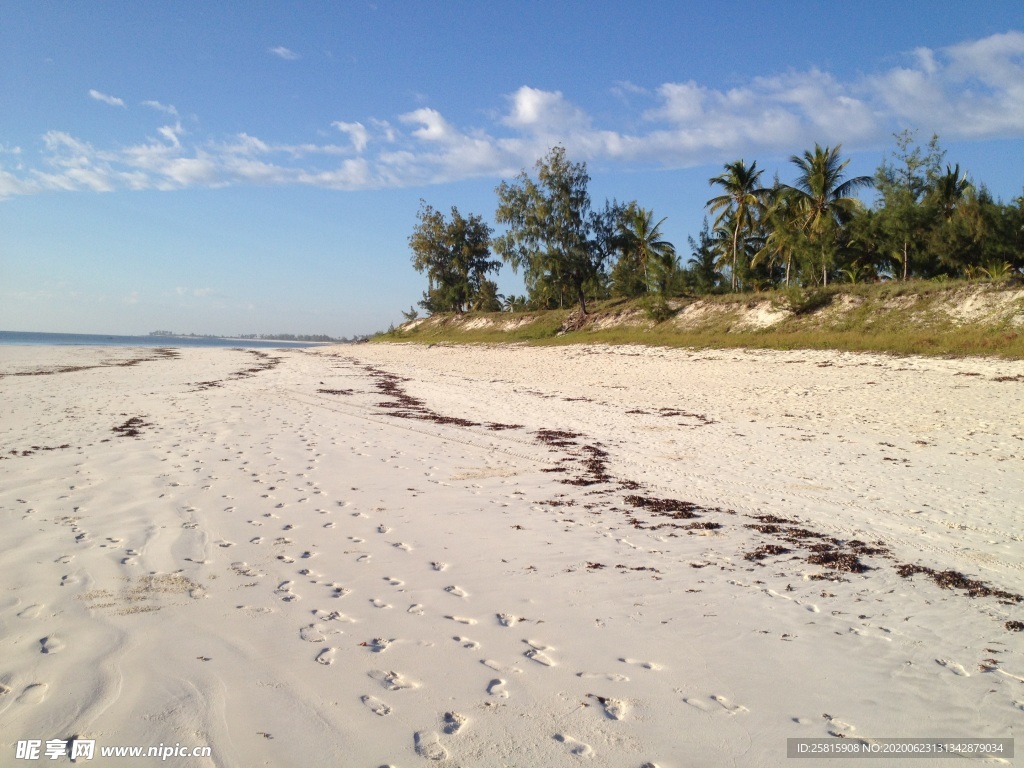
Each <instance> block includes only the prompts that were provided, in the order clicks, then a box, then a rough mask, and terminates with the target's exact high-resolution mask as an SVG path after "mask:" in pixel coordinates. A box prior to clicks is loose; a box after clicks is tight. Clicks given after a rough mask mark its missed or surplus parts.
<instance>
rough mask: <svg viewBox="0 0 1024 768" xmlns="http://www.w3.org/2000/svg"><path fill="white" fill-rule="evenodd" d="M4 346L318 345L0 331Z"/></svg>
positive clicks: (286, 342) (0, 343)
mask: <svg viewBox="0 0 1024 768" xmlns="http://www.w3.org/2000/svg"><path fill="white" fill-rule="evenodd" d="M3 344H16V345H22V346H23V345H47V346H52V345H61V346H69V345H71V346H86V347H241V348H243V349H262V348H266V347H269V348H276V349H281V348H282V347H318V346H321V345H320V344H319V343H316V342H306V341H266V340H260V339H219V338H203V337H197V336H104V335H100V334H91V333H25V332H21V331H0V345H3Z"/></svg>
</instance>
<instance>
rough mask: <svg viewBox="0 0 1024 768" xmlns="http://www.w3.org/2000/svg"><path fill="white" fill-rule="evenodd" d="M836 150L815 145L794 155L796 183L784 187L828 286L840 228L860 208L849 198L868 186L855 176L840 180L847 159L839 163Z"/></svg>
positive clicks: (867, 179) (868, 179) (864, 178)
mask: <svg viewBox="0 0 1024 768" xmlns="http://www.w3.org/2000/svg"><path fill="white" fill-rule="evenodd" d="M840 149H841V145H839V144H837V145H836V146H835V147H822V146H821V145H820V144H815V145H814V151H813V152H810V151H807V152H804V154H803V156H802V157H798V156H796V155H793V156H792V157H791V158H790V161H791V162H792V163H793V164H794V165H795V166H796V167H797V168H798V169H800V173H799V174H798V175H797V178H796V184H795V185H793V186H787V187H786V190H787V194H789V195H792V197H793V200H792V205H793V213H794V215H795V217H796V221H797V222H798V223H799V227H800V229H801V230H803V232H804V233H806V235H807V237H808V239H809V240H810V242H811V243H812V244H814V245H815V246H817V248H818V249H819V253H820V254H821V274H822V281H823V282H824V284H825V285H828V270H829V267H830V266H831V264H832V260H833V257H834V254H835V250H836V247H837V244H838V237H839V234H840V232H841V229H842V225H843V224H845V223H846V222H847V221H849V220H850V219H851V218H852V217H853V215H854V213H856V212H857V211H859V210H860V209H861V207H862V206H861V202H860V200H858V199H857V198H855V197H852V196H851V195H852V194H853V193H854V192H855V191H856V190H857V189H858V188H860V187H868V186H871V185H872V184H873V183H874V182H873V181H872V179H871V177H870V176H855V177H854V178H852V179H846V180H845V181H844V180H843V178H844V177H843V170H844V169H845V168H846V166H847V165H848V164H849V162H850V161H849V160H843V161H840V159H839V150H840Z"/></svg>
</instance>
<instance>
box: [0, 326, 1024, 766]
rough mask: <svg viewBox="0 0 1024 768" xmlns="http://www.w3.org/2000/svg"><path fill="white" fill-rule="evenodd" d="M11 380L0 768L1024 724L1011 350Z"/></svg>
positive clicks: (327, 359) (288, 358)
mask: <svg viewBox="0 0 1024 768" xmlns="http://www.w3.org/2000/svg"><path fill="white" fill-rule="evenodd" d="M0 373H2V374H3V376H2V377H0V391H2V398H0V402H2V403H3V405H2V406H0V408H2V412H3V420H2V424H3V442H2V444H0V449H2V455H3V459H2V460H0V473H2V477H3V482H2V483H0V516H2V520H3V531H4V535H3V536H2V537H0V553H2V560H0V562H2V566H0V567H2V568H3V584H4V589H3V592H2V594H0V644H2V653H0V722H3V723H4V727H3V735H4V744H3V745H2V746H0V749H2V750H3V753H2V754H3V755H4V756H3V757H2V758H0V764H3V765H7V764H12V763H14V762H15V761H14V759H13V757H14V750H15V744H16V743H17V742H18V741H19V740H25V739H41V740H43V741H45V740H47V739H65V740H68V739H94V740H95V741H96V744H97V748H98V747H99V746H103V745H143V746H149V745H156V744H180V745H185V746H190V747H191V746H202V745H208V746H210V747H211V750H212V757H209V758H191V757H190V758H172V759H169V760H166V761H164V764H166V765H181V766H186V765H187V766H201V765H217V766H250V765H281V766H285V765H311V766H321V765H322V766H337V765H344V766H367V767H368V768H371V767H374V766H381V765H392V766H411V765H418V764H435V763H436V764H441V765H451V766H466V767H470V766H505V765H508V766H540V765H545V766H557V765H576V764H587V765H594V766H643V765H656V766H660V767H661V768H669V767H671V766H684V765H686V766H689V765H716V766H722V765H726V766H728V765H736V766H741V765H742V766H772V765H782V764H784V763H785V762H786V758H785V754H786V751H785V750H786V739H787V737H797V736H801V737H802V736H806V737H824V736H829V735H839V734H842V735H843V736H845V737H847V738H882V737H907V736H922V737H935V736H976V737H1004V736H1013V735H1015V730H1016V729H1017V727H1018V723H1019V722H1020V721H1021V715H1022V712H1024V663H1022V661H1021V659H1022V655H1021V649H1022V640H1024V633H1022V632H1021V631H1019V630H1020V629H1022V628H1024V627H1022V625H1021V623H1020V622H1021V621H1024V605H1022V604H1021V603H1020V600H1021V598H1020V597H1019V595H1020V594H1021V593H1024V573H1022V568H1024V547H1022V545H1021V542H1022V539H1024V526H1022V513H1021V511H1020V510H1021V505H1020V499H1022V498H1024V472H1022V469H1024V467H1022V464H1024V461H1022V459H1024V424H1022V413H1024V411H1022V409H1021V406H1020V403H1021V402H1022V401H1024V364H1021V363H1015V362H1002V361H987V360H939V359H917V358H914V359H897V358H887V357H882V356H868V355H852V354H837V353H827V352H791V353H768V352H756V353H755V352H739V351H731V350H730V351H718V352H692V351H686V350H664V349H647V348H630V347H622V348H602V347H567V348H524V347H471V348H453V347H444V346H435V347H430V348H428V347H422V346H405V345H401V346H398V345H396V346H390V345H387V346H385V345H380V346H378V345H359V346H353V347H349V346H345V347H333V348H325V349H317V350H312V351H311V350H280V351H277V350H275V351H262V352H256V351H242V350H220V349H182V350H177V351H175V352H173V353H172V352H165V353H159V352H154V351H152V350H139V349H115V348H104V349H100V348H31V347H22V348H18V347H7V348H0ZM1007 762H1008V761H1007ZM870 763H871V761H869V763H868V764H870ZM19 764H22V763H19ZM23 764H30V763H23ZM98 764H103V763H102V762H99V763H98ZM140 764H141V763H140ZM876 764H885V763H884V762H882V761H877V763H876Z"/></svg>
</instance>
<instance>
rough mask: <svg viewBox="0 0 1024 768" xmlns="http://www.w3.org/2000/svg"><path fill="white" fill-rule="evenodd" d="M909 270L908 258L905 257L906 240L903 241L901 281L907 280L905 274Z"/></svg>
mask: <svg viewBox="0 0 1024 768" xmlns="http://www.w3.org/2000/svg"><path fill="white" fill-rule="evenodd" d="M909 272H910V259H908V258H907V241H906V240H904V241H903V282H907V275H908V274H909Z"/></svg>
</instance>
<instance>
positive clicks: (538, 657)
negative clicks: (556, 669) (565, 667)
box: [523, 640, 557, 667]
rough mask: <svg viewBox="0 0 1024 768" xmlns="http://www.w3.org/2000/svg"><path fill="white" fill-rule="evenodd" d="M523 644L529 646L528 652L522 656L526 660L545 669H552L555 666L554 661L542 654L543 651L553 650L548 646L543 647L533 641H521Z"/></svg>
mask: <svg viewBox="0 0 1024 768" xmlns="http://www.w3.org/2000/svg"><path fill="white" fill-rule="evenodd" d="M523 642H524V643H526V644H527V645H528V646H530V650H528V651H526V653H524V654H523V655H524V656H525V657H526V658H528V659H530V660H532V661H536V662H537V663H538V664H543V665H544V666H545V667H553V666H555V665H556V664H557V662H556V661H555V660H554V659H552V658H551V657H550V656H548V655H547V654H546V653H544V651H553V650H555V649H554V648H552V647H551V646H550V645H543V644H541V643H538V642H535V641H533V640H523Z"/></svg>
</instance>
